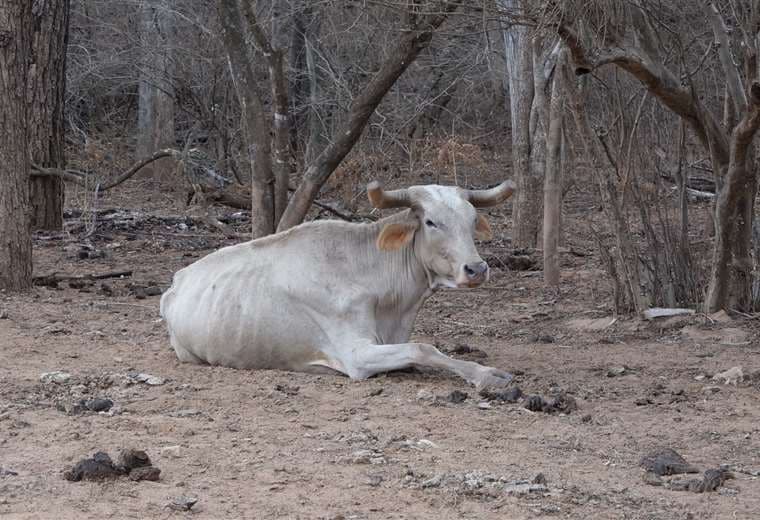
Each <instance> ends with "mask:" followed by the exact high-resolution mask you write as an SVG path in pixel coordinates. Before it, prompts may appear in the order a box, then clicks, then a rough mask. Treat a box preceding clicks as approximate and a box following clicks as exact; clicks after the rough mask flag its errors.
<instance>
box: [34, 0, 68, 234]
mask: <svg viewBox="0 0 760 520" xmlns="http://www.w3.org/2000/svg"><path fill="white" fill-rule="evenodd" d="M34 18H35V20H34V24H33V27H34V32H33V33H32V55H31V62H30V68H29V79H28V81H29V97H28V98H27V102H28V117H29V153H30V154H31V158H32V162H34V163H35V164H38V165H40V166H43V167H46V168H63V167H64V166H65V162H66V161H65V158H64V143H63V134H64V121H63V108H64V107H63V104H64V96H65V94H66V45H67V43H68V27H69V0H50V1H48V2H42V3H40V4H39V8H37V9H35V10H34ZM30 182H31V193H30V198H31V204H32V228H34V229H54V230H57V229H61V228H62V227H63V181H62V180H61V179H60V178H58V177H35V178H32V179H31V181H30Z"/></svg>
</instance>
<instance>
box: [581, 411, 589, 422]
mask: <svg viewBox="0 0 760 520" xmlns="http://www.w3.org/2000/svg"><path fill="white" fill-rule="evenodd" d="M591 419H592V417H591V414H590V413H587V414H586V415H584V416H583V417H581V422H583V423H590V422H591Z"/></svg>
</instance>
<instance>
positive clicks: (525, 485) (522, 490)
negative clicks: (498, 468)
mask: <svg viewBox="0 0 760 520" xmlns="http://www.w3.org/2000/svg"><path fill="white" fill-rule="evenodd" d="M547 491H549V488H547V487H546V486H545V485H544V484H533V483H531V482H527V481H518V482H514V483H511V484H507V485H505V486H504V492H505V493H507V494H509V495H528V494H530V493H546V492H547Z"/></svg>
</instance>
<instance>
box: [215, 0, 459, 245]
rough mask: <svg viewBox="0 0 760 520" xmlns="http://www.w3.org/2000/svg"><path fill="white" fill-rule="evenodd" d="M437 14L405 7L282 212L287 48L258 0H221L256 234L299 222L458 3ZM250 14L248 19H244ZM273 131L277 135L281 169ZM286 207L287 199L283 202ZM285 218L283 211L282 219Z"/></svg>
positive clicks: (439, 9)
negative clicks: (263, 66) (263, 85)
mask: <svg viewBox="0 0 760 520" xmlns="http://www.w3.org/2000/svg"><path fill="white" fill-rule="evenodd" d="M434 6H435V9H433V14H427V12H428V9H426V8H425V7H426V5H425V4H420V5H415V6H410V7H409V9H408V10H407V11H406V12H405V27H404V29H403V31H402V33H401V35H400V37H399V39H398V42H397V44H396V46H395V48H394V49H393V50H392V51H391V52H389V53H388V56H387V58H386V59H385V61H384V62H383V63H382V64H381V65H380V67H379V70H378V71H377V72H376V73H375V74H374V75H373V77H372V79H371V80H370V81H369V82H368V83H367V84H366V86H365V88H364V89H363V90H362V92H361V93H360V94H359V95H358V96H357V97H356V98H355V99H354V100H353V102H352V103H351V108H350V110H349V115H348V118H347V119H346V121H345V122H344V124H343V125H342V126H341V127H340V129H339V130H338V131H337V132H336V134H335V136H334V137H333V139H332V141H331V142H330V144H329V145H328V146H327V147H326V148H325V149H324V150H323V151H322V152H321V153H320V154H319V155H317V156H316V157H315V159H314V160H313V161H312V162H311V163H309V164H308V165H306V167H305V171H304V174H303V179H302V181H301V183H300V184H299V186H298V188H297V189H296V190H295V193H294V194H293V197H292V198H291V200H290V202H289V203H288V204H287V205H286V206H285V208H284V211H282V214H281V217H279V215H280V210H279V209H278V205H279V203H278V201H281V200H282V194H283V193H285V190H287V181H288V176H289V175H288V174H289V173H290V172H289V170H288V169H287V157H288V155H289V154H288V153H287V152H286V150H285V149H284V146H285V145H287V144H288V143H289V132H288V127H289V124H290V114H289V112H288V110H289V104H288V101H287V88H286V82H285V81H284V74H285V71H284V67H283V65H282V58H283V54H284V53H283V50H282V49H276V48H275V47H273V45H272V43H271V38H268V37H267V36H266V34H265V32H264V30H263V28H262V27H261V24H260V23H259V21H258V20H257V17H256V13H255V12H254V10H253V8H252V6H251V5H250V4H248V3H246V2H243V3H242V4H240V3H239V2H238V1H237V0H223V1H222V2H221V3H220V17H221V19H222V25H223V36H224V42H225V46H226V47H227V55H228V57H229V61H230V67H231V70H232V75H233V78H234V82H235V84H236V88H237V91H238V95H239V97H240V100H241V105H242V107H243V112H244V114H245V117H244V121H245V126H246V129H247V132H246V133H247V136H248V139H249V145H248V147H247V149H248V150H249V154H250V156H251V157H250V161H251V164H252V166H253V167H252V170H253V175H252V178H253V187H252V196H253V201H252V202H253V204H252V206H253V211H254V226H253V228H254V237H256V236H263V235H266V234H268V233H271V232H273V231H274V229H277V230H278V231H282V230H285V229H288V228H290V227H293V226H295V225H297V224H300V223H301V222H302V221H303V218H304V217H305V216H306V213H307V212H308V210H309V207H310V206H311V204H312V202H313V201H314V199H315V198H316V196H317V194H318V193H319V190H320V189H321V188H322V186H323V185H324V183H325V182H326V181H327V179H328V178H329V176H330V175H331V174H332V172H333V171H334V170H335V168H336V167H337V166H338V164H340V162H341V161H342V160H343V158H344V157H345V156H346V155H347V154H348V153H349V152H350V151H351V149H352V147H353V146H354V145H355V144H356V142H357V141H358V140H359V138H360V137H361V134H362V131H363V129H364V127H365V126H366V124H367V122H368V121H369V119H370V117H371V116H372V114H373V113H374V111H375V108H377V106H378V105H379V104H380V102H381V101H382V99H383V97H384V96H385V94H386V93H387V92H388V91H389V90H390V89H391V87H393V85H394V84H395V82H396V80H398V78H399V77H400V76H401V75H402V74H403V73H404V71H405V70H406V69H407V68H408V67H409V65H410V64H411V63H413V62H414V60H415V59H416V57H417V56H418V55H419V53H420V52H421V51H422V50H423V49H425V48H427V46H428V45H429V43H430V40H431V39H432V36H433V33H434V31H435V29H437V28H438V27H439V26H440V25H441V24H442V23H443V22H444V21H445V20H446V18H447V16H448V14H449V13H450V12H452V11H454V10H455V9H456V8H457V6H458V2H435V3H434ZM244 21H245V24H244ZM246 34H251V35H252V37H253V40H254V41H255V43H256V46H257V47H258V50H259V52H260V53H261V55H263V57H264V59H265V60H266V63H267V65H268V71H269V82H270V87H271V91H272V99H273V102H272V105H273V110H272V113H271V114H267V113H266V112H265V109H264V104H263V102H262V100H261V98H260V97H259V94H258V92H257V91H256V86H257V82H256V76H255V73H254V69H253V64H254V63H255V58H254V56H253V55H252V54H251V53H250V52H249V49H248V47H247V46H246V45H245V41H246V36H245V35H246ZM270 134H273V136H274V145H275V149H274V168H275V169H276V171H275V170H274V169H273V157H272V153H271V152H272V147H271V143H270ZM280 207H281V206H280ZM278 217H279V218H278Z"/></svg>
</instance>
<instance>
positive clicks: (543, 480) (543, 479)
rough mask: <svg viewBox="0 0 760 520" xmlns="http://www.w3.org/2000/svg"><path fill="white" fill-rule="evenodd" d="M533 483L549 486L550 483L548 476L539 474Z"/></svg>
mask: <svg viewBox="0 0 760 520" xmlns="http://www.w3.org/2000/svg"><path fill="white" fill-rule="evenodd" d="M533 483H534V484H544V485H545V484H548V483H549V482H548V481H547V480H546V475H544V474H543V473H539V474H538V475H536V476H535V477H533Z"/></svg>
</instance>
